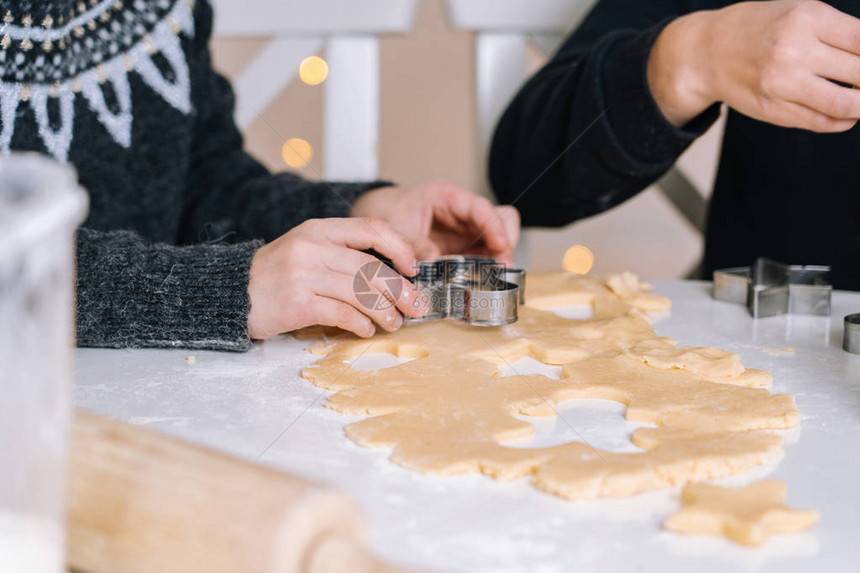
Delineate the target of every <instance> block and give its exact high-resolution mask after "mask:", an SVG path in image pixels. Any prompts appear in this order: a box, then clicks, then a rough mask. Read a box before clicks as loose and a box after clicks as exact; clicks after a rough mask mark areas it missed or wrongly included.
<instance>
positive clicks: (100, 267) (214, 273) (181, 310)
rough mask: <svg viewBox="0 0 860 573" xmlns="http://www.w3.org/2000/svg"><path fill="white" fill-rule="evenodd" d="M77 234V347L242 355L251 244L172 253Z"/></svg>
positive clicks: (126, 239) (118, 235)
mask: <svg viewBox="0 0 860 573" xmlns="http://www.w3.org/2000/svg"><path fill="white" fill-rule="evenodd" d="M82 234H83V235H86V234H87V230H83V229H82V230H81V231H80V232H79V241H78V245H79V247H78V248H79V253H78V266H79V271H78V300H77V306H78V317H77V332H78V345H79V346H98V347H111V348H134V347H137V348H146V347H158V348H171V347H173V348H189V349H208V350H229V351H245V350H248V349H249V348H250V346H251V340H250V338H249V336H248V312H249V310H250V302H249V297H248V281H249V273H250V267H251V259H252V257H253V256H254V253H255V252H256V249H257V248H258V247H259V246H260V244H261V243H259V242H247V243H240V244H234V245H211V244H205V245H195V246H189V247H175V246H172V245H165V244H154V245H151V244H147V243H146V242H144V241H142V240H141V239H140V238H139V237H137V236H135V235H133V234H132V233H126V232H113V233H108V235H110V237H109V238H106V237H105V238H96V240H85V239H82V238H81V235H82Z"/></svg>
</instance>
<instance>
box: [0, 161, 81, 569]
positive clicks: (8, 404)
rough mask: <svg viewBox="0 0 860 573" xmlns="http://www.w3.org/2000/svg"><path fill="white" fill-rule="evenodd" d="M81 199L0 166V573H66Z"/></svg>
mask: <svg viewBox="0 0 860 573" xmlns="http://www.w3.org/2000/svg"><path fill="white" fill-rule="evenodd" d="M86 211H87V195H86V193H85V192H84V191H83V189H81V188H80V186H79V185H78V184H77V177H76V175H75V172H74V170H73V169H72V168H70V167H67V166H64V165H60V164H58V163H56V162H55V161H52V160H50V159H47V158H45V157H44V156H40V155H36V154H32V153H25V154H12V155H11V156H8V157H3V158H0V572H3V573H5V572H7V571H8V572H10V573H12V572H14V573H59V572H60V571H65V477H66V450H67V440H68V424H69V419H70V413H71V402H70V393H71V382H72V369H71V367H72V363H71V361H72V348H73V346H74V231H75V228H76V227H77V226H78V225H79V224H80V223H81V221H82V220H83V218H84V215H85V214H86Z"/></svg>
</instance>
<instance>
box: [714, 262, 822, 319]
mask: <svg viewBox="0 0 860 573" xmlns="http://www.w3.org/2000/svg"><path fill="white" fill-rule="evenodd" d="M832 292H833V285H832V284H831V283H830V267H828V266H823V265H822V266H816V265H784V264H782V263H778V262H776V261H772V260H770V259H766V258H759V259H757V260H756V262H755V263H754V264H753V265H752V266H751V267H736V268H731V269H722V270H718V271H714V298H715V299H717V300H722V301H726V302H734V303H737V304H745V305H746V307H747V309H748V310H749V312H750V315H752V317H753V318H765V317H768V316H777V315H780V314H788V313H790V314H814V315H820V316H830V295H831V293H832Z"/></svg>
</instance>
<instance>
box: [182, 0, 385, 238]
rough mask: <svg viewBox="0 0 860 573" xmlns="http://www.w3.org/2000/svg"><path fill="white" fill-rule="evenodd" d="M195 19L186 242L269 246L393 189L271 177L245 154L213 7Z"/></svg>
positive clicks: (199, 8)
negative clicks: (219, 67) (219, 54)
mask: <svg viewBox="0 0 860 573" xmlns="http://www.w3.org/2000/svg"><path fill="white" fill-rule="evenodd" d="M194 20H195V26H196V33H195V38H194V41H193V44H192V46H191V48H190V53H189V56H188V57H189V64H190V68H191V74H192V76H191V85H192V98H193V103H194V109H195V114H196V120H195V127H194V134H193V149H192V154H191V164H190V165H189V170H188V178H187V186H186V194H185V204H184V206H183V213H184V218H183V221H182V231H181V236H180V237H179V241H180V242H183V243H194V242H197V241H199V240H200V238H201V237H208V238H211V239H217V238H222V237H227V238H229V239H230V240H243V239H257V238H261V239H264V240H267V241H270V240H273V239H275V238H277V237H278V236H280V235H282V234H283V233H284V232H286V231H288V230H289V229H291V228H292V227H295V226H296V225H298V224H300V223H302V222H304V221H306V220H308V219H311V218H318V217H345V216H347V215H348V214H349V210H350V208H351V206H352V203H353V201H355V199H356V198H357V197H358V196H359V195H360V194H361V193H364V192H365V191H368V190H370V189H374V188H377V187H383V186H386V185H390V183H387V182H383V181H373V182H366V183H338V182H324V181H309V180H306V179H304V178H302V177H300V176H298V175H295V174H292V173H281V174H277V175H272V174H270V173H269V172H268V171H267V170H266V168H265V167H263V166H262V165H261V164H260V163H259V162H258V161H257V160H256V159H254V158H253V157H251V156H250V155H249V154H248V153H246V152H245V150H244V148H243V141H242V135H241V133H240V132H239V129H238V128H237V127H236V124H235V122H234V120H233V110H234V104H235V97H234V94H233V90H232V88H231V86H230V83H229V82H228V81H227V80H226V79H225V78H224V77H222V76H221V75H220V74H218V73H217V72H216V71H215V70H214V69H213V68H212V62H211V56H210V52H209V47H208V43H209V39H210V37H211V34H212V8H211V6H210V5H209V2H206V1H199V2H197V3H196V7H195V18H194Z"/></svg>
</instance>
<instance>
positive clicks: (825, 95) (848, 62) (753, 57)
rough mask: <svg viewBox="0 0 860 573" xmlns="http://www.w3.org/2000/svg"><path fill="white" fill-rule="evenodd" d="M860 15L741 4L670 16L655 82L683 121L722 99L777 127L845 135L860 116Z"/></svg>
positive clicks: (802, 2) (795, 0) (777, 3)
mask: <svg viewBox="0 0 860 573" xmlns="http://www.w3.org/2000/svg"><path fill="white" fill-rule="evenodd" d="M830 80H836V81H839V82H843V83H844V84H848V85H850V86H853V85H860V19H857V18H854V17H852V16H849V15H847V14H844V13H842V12H840V11H839V10H837V9H835V8H833V7H832V6H829V5H827V4H825V3H823V2H817V1H814V0H772V1H769V2H742V3H739V4H733V5H731V6H728V7H726V8H722V9H720V10H714V11H703V12H694V13H692V14H689V15H687V16H683V17H681V18H678V19H676V20H675V21H673V22H671V23H670V24H669V25H668V26H666V28H665V29H664V30H663V32H662V33H661V34H660V36H659V37H658V38H657V41H656V43H655V44H654V47H653V49H652V51H651V55H650V58H649V61H648V83H649V86H650V88H651V91H652V93H653V95H654V99H655V100H656V102H657V104H658V106H659V107H660V109H661V110H662V111H663V113H664V115H665V116H666V118H667V119H668V120H669V121H670V122H672V123H673V124H675V125H679V126H680V125H683V124H684V123H686V122H688V121H689V120H690V119H692V118H693V117H695V116H696V115H698V114H699V113H701V112H702V111H704V110H705V109H706V108H707V107H708V106H710V105H711V104H713V103H715V102H724V103H726V104H728V105H729V106H730V107H732V108H734V109H736V110H737V111H739V112H741V113H743V114H745V115H748V116H750V117H753V118H755V119H759V120H761V121H766V122H769V123H773V124H776V125H781V126H784V127H796V128H801V129H808V130H812V131H818V132H837V131H845V130H848V129H850V128H851V127H853V126H854V124H855V123H856V122H857V120H858V118H860V90H854V89H852V88H850V87H844V86H840V85H837V84H835V83H834V82H832V81H830Z"/></svg>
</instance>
